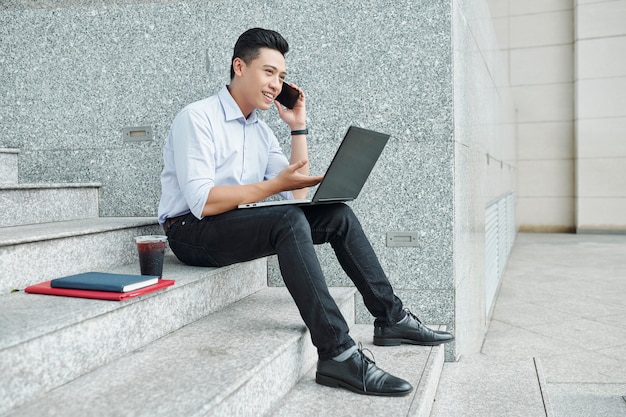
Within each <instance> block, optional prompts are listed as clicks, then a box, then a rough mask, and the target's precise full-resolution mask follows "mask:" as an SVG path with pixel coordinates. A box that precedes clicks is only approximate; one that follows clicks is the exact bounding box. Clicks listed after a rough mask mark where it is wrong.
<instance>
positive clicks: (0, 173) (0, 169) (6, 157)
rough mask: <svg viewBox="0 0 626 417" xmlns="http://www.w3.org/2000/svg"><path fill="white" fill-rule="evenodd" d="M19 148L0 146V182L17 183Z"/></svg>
mask: <svg viewBox="0 0 626 417" xmlns="http://www.w3.org/2000/svg"><path fill="white" fill-rule="evenodd" d="M19 154H20V150H19V149H13V148H0V184H17V181H18V165H17V159H18V156H19Z"/></svg>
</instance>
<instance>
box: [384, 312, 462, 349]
mask: <svg viewBox="0 0 626 417" xmlns="http://www.w3.org/2000/svg"><path fill="white" fill-rule="evenodd" d="M405 311H406V314H407V317H408V318H409V320H408V321H406V322H404V323H402V324H399V323H396V324H394V325H393V326H388V327H382V326H375V327H374V344H375V345H377V346H398V345H400V343H408V344H411V345H423V346H437V345H440V344H442V343H448V342H451V341H453V340H454V336H452V335H451V334H450V333H448V332H444V331H440V330H432V329H429V328H428V327H426V326H424V325H423V324H422V322H421V321H420V319H418V318H417V317H416V316H415V315H414V314H413V313H411V312H410V311H409V310H408V309H405Z"/></svg>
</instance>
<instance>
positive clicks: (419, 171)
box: [0, 0, 494, 338]
mask: <svg viewBox="0 0 626 417" xmlns="http://www.w3.org/2000/svg"><path fill="white" fill-rule="evenodd" d="M456 3H457V2H455V1H452V0H429V1H414V0H396V1H361V0H349V1H344V2H335V1H326V0H322V1H320V0H297V1H295V0H294V1H291V0H286V1H281V2H277V1H266V2H242V1H224V0H218V1H211V2H204V1H183V2H169V1H165V0H161V1H152V2H150V1H130V0H117V1H116V0H109V1H106V0H101V1H70V0H66V1H60V0H59V1H37V2H35V1H28V0H14V1H4V2H2V5H0V51H2V52H0V79H2V80H3V82H2V83H0V148H3V147H4V148H19V149H20V150H21V151H20V152H21V153H20V181H21V182H44V181H48V182H83V181H84V182H99V183H102V184H103V187H102V195H101V200H100V214H101V215H103V216H118V215H120V216H133V215H137V216H146V215H148V216H150V215H155V214H156V206H157V203H158V198H159V194H160V184H159V178H158V177H159V173H160V171H161V167H162V162H161V150H162V143H163V141H164V138H165V136H166V134H167V130H168V128H169V124H170V123H171V121H172V119H173V117H174V115H175V114H176V113H177V112H178V111H179V110H180V109H181V108H182V107H183V106H184V105H185V104H187V103H189V102H191V101H194V100H197V99H200V98H203V97H206V96H207V95H211V94H213V93H215V92H216V91H217V90H218V89H219V88H220V87H221V86H222V85H224V84H226V83H227V82H228V70H229V65H230V57H231V54H232V47H233V44H234V42H235V40H236V38H237V36H238V35H239V34H240V33H241V32H243V31H244V30H245V29H247V28H249V27H253V26H262V27H268V28H272V29H276V30H278V31H280V32H281V33H282V34H283V35H284V36H285V37H286V38H287V39H288V41H289V42H290V46H291V51H290V53H289V54H288V56H287V64H288V72H289V77H288V79H289V80H291V81H294V82H296V83H298V84H299V85H301V86H302V87H303V88H304V89H305V91H306V92H307V103H308V118H309V128H310V130H311V135H310V137H309V142H310V149H311V163H312V167H313V172H322V171H323V170H324V169H325V167H326V166H327V164H328V163H329V161H330V158H331V157H332V155H333V153H334V151H335V149H336V147H337V146H338V144H339V142H340V140H341V137H342V136H343V134H344V132H345V131H346V129H347V127H348V126H349V125H350V124H355V125H358V126H362V127H366V128H371V129H375V130H380V131H383V132H387V133H390V134H391V135H392V138H391V140H390V142H389V144H388V146H387V148H386V149H385V151H384V153H383V155H382V158H381V160H380V161H379V163H378V164H377V166H376V168H375V170H374V172H373V173H372V176H371V177H370V180H369V181H368V183H367V184H366V186H365V188H364V190H363V192H362V194H361V196H360V197H359V199H358V201H356V202H354V203H353V204H352V205H353V207H354V209H355V211H356V212H357V213H358V214H359V216H360V218H361V219H362V222H363V224H364V227H365V229H366V231H367V233H368V235H369V237H370V239H371V241H372V245H373V246H374V249H375V250H376V251H377V253H378V254H379V256H380V258H381V262H382V263H383V266H384V267H385V269H386V271H388V274H389V277H390V280H391V282H392V283H393V284H394V286H395V288H396V290H397V292H398V294H399V295H400V296H401V297H402V298H403V300H404V301H405V303H406V305H407V306H408V307H410V308H411V309H412V310H413V311H414V312H416V313H417V314H419V315H420V316H422V318H423V319H424V321H426V322H429V323H443V324H447V325H448V326H450V327H451V328H452V329H453V330H454V328H455V315H458V314H459V312H456V313H455V303H456V304H459V302H458V300H456V298H458V296H457V295H456V294H455V288H456V287H457V284H456V283H455V282H456V278H455V274H457V266H455V262H458V261H459V260H458V258H455V255H454V250H455V248H458V249H459V250H465V249H467V246H466V245H462V246H460V247H459V246H458V242H456V241H455V233H456V232H457V231H458V230H459V226H458V225H459V224H463V225H465V226H464V227H465V228H466V229H468V230H472V231H473V233H476V231H477V230H478V232H477V233H478V235H479V236H478V238H480V233H481V232H480V230H479V228H480V215H478V216H476V215H474V211H477V212H481V210H484V201H483V195H482V194H481V196H479V197H478V198H474V199H472V198H466V197H468V196H470V195H471V190H469V189H471V187H469V188H467V187H465V188H464V189H465V190H469V191H464V193H465V194H462V195H461V194H458V193H457V194H455V192H457V191H458V190H457V188H458V187H457V186H456V185H455V184H456V183H457V182H459V181H460V182H463V181H471V185H477V186H478V184H480V186H479V188H480V187H482V188H481V189H484V182H485V172H484V171H481V169H484V155H485V153H486V152H487V151H485V150H482V149H479V148H476V149H474V148H472V146H473V145H471V144H470V145H467V144H459V142H458V140H455V134H456V133H455V119H458V117H455V113H458V112H462V113H463V114H467V112H471V111H472V110H474V109H473V108H472V106H473V105H474V104H473V103H465V104H462V107H459V106H458V105H457V104H455V83H454V74H455V65H457V64H456V63H455V62H454V60H455V55H454V52H453V49H454V48H453V44H455V43H457V42H458V40H457V39H456V38H453V22H454V19H453V17H454V16H457V15H458V14H459V10H460V9H459V7H458V6H457V4H456ZM461 3H463V2H461ZM461 14H462V13H461ZM483 23H484V22H483ZM457 36H458V35H457ZM461 36H462V37H463V38H466V37H471V36H472V34H471V33H470V31H464V32H463V33H462V34H461ZM469 65H476V64H475V63H469ZM479 65H480V63H479ZM457 72H458V70H457ZM481 81H485V80H481ZM491 87H492V86H491V85H487V86H486V88H490V89H491V90H490V91H492V93H493V91H494V90H493V88H491ZM456 88H458V86H457V87H456ZM461 88H463V87H461ZM475 89H476V90H479V89H480V86H475ZM263 117H264V118H265V119H266V120H267V121H268V122H269V123H270V125H271V126H273V127H274V128H275V130H276V132H277V135H278V136H279V137H282V138H284V142H283V143H284V144H285V146H287V143H288V129H287V127H286V126H285V125H283V124H281V122H279V120H278V117H277V114H276V111H275V110H274V109H272V110H270V111H268V112H266V113H265V114H264V116H263ZM133 126H151V127H152V129H153V132H154V140H153V141H148V142H131V143H128V142H124V141H123V138H122V133H121V130H122V129H123V128H125V127H133ZM459 161H465V162H463V163H462V166H458V163H459ZM455 164H457V165H455ZM460 168H463V169H464V170H465V172H473V173H476V172H477V174H475V175H472V176H470V177H464V176H459V174H458V173H459V172H463V171H459V169H460ZM455 187H456V188H455ZM468 203H471V207H467V206H466V205H467V204H468ZM455 210H456V214H455ZM477 226H478V228H477ZM389 231H415V232H417V233H418V236H419V242H418V246H417V247H412V248H407V247H404V248H402V247H401V248H389V247H386V245H385V234H386V233H387V232H389ZM466 240H467V241H471V242H472V243H471V244H470V247H474V246H476V243H475V242H476V238H472V239H466ZM466 240H460V242H465V241H466ZM472 245H473V246H472ZM475 253H476V251H474V252H468V256H469V255H473V254H475ZM320 257H321V259H322V262H323V265H324V269H325V270H326V272H327V276H328V281H329V283H330V284H331V285H343V284H347V283H348V281H347V278H346V277H345V276H344V274H343V272H342V271H341V270H340V268H339V266H338V265H337V263H336V261H335V260H334V256H333V255H332V253H330V250H329V249H328V248H321V249H320ZM483 259H484V258H483ZM482 262H483V260H481V259H473V260H472V261H471V262H470V264H471V263H476V264H477V265H482ZM462 265H465V263H462ZM465 269H467V268H464V270H465ZM483 269H484V268H483ZM275 270H276V268H275V266H274V267H271V268H270V272H271V277H270V279H271V280H272V281H274V282H275V283H276V282H278V281H280V279H279V278H278V277H277V274H276V273H275V272H276V271H275ZM476 271H478V275H480V271H481V268H480V267H479V268H477V269H476ZM476 279H480V276H477V277H476ZM476 285H479V284H476ZM468 308H475V306H468ZM358 315H359V317H360V319H359V320H360V321H369V320H371V319H370V318H369V317H367V315H366V313H365V312H364V310H363V309H362V308H360V311H359V313H358ZM479 337H481V338H482V335H480V336H479Z"/></svg>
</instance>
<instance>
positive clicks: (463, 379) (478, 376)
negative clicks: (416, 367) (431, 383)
mask: <svg viewBox="0 0 626 417" xmlns="http://www.w3.org/2000/svg"><path fill="white" fill-rule="evenodd" d="M449 416H472V417H487V416H489V417H493V416H507V417H516V416H519V417H534V416H537V417H539V416H541V417H545V410H544V406H543V403H542V401H541V391H540V389H539V383H538V379H537V374H536V369H535V364H534V361H533V359H532V358H526V359H517V360H513V359H510V358H501V359H495V358H493V357H489V356H484V355H480V356H471V357H463V358H461V360H460V361H458V362H456V363H455V362H446V363H445V364H444V371H443V373H442V378H441V380H440V382H439V390H438V391H437V399H436V401H435V403H434V405H433V410H432V412H431V417H449Z"/></svg>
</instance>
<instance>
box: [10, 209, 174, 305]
mask: <svg viewBox="0 0 626 417" xmlns="http://www.w3.org/2000/svg"><path fill="white" fill-rule="evenodd" d="M154 233H160V234H162V233H163V230H162V229H161V228H160V227H159V226H158V223H157V221H156V218H154V217H100V218H93V219H80V220H68V221H63V222H54V223H42V224H36V225H24V226H12V227H2V228H0V294H5V293H8V292H10V291H11V290H13V289H24V287H26V286H28V285H31V284H36V283H38V282H41V281H46V280H48V279H52V278H55V277H58V276H62V275H69V274H76V273H80V272H85V271H93V270H101V269H102V268H109V267H110V266H111V265H126V264H129V263H132V262H138V256H137V250H136V246H135V241H134V239H133V238H134V237H135V236H139V235H143V234H154Z"/></svg>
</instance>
